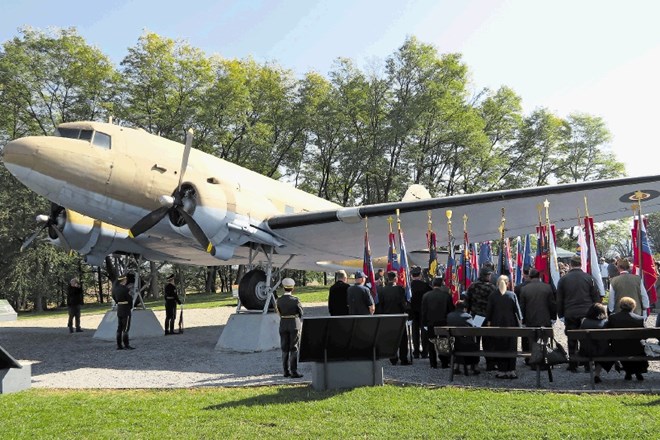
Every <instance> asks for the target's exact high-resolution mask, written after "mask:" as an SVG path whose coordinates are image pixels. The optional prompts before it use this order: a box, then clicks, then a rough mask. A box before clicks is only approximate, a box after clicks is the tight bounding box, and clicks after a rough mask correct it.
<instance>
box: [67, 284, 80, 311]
mask: <svg viewBox="0 0 660 440" xmlns="http://www.w3.org/2000/svg"><path fill="white" fill-rule="evenodd" d="M83 303H84V300H83V290H82V288H81V287H80V286H72V285H70V284H69V288H68V290H67V293H66V304H67V305H68V306H81V305H83Z"/></svg>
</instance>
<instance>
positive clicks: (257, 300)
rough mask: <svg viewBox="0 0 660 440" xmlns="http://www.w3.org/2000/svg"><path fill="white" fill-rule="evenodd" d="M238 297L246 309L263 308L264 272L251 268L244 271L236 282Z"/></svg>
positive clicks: (264, 299) (264, 298)
mask: <svg viewBox="0 0 660 440" xmlns="http://www.w3.org/2000/svg"><path fill="white" fill-rule="evenodd" d="M238 297H239V298H240V300H241V304H242V305H243V307H245V308H246V309H248V310H263V308H264V304H266V298H267V293H266V273H265V272H264V271H263V270H260V269H253V270H251V271H249V272H248V273H246V274H245V275H244V276H243V278H242V279H241V282H240V283H239V284H238Z"/></svg>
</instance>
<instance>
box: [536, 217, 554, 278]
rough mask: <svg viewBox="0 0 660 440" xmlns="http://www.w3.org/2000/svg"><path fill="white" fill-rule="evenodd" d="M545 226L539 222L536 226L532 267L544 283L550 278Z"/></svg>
mask: <svg viewBox="0 0 660 440" xmlns="http://www.w3.org/2000/svg"><path fill="white" fill-rule="evenodd" d="M546 229H547V228H546V226H545V225H543V224H540V223H539V225H538V226H537V227H536V236H537V241H536V257H535V258H534V268H536V270H538V271H539V274H540V275H541V280H542V281H543V282H545V283H547V282H548V280H550V273H549V272H548V268H549V267H548V235H547V233H546Z"/></svg>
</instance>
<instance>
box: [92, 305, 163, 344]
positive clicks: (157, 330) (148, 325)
mask: <svg viewBox="0 0 660 440" xmlns="http://www.w3.org/2000/svg"><path fill="white" fill-rule="evenodd" d="M164 334H165V330H163V326H162V325H161V323H160V321H158V319H157V318H156V315H155V314H154V312H153V310H151V309H145V310H142V309H135V310H133V313H132V316H131V328H130V330H129V331H128V337H129V338H131V339H138V338H155V337H162V336H163V335H164ZM94 338H96V339H102V340H104V341H116V340H117V312H116V311H115V310H109V311H107V312H106V313H105V316H104V317H103V319H102V320H101V323H100V324H99V326H98V328H97V329H96V332H95V333H94Z"/></svg>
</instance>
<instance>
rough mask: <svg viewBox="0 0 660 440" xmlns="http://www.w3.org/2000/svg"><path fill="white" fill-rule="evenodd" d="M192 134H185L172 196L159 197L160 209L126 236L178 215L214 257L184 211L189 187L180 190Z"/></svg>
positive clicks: (213, 253)
mask: <svg viewBox="0 0 660 440" xmlns="http://www.w3.org/2000/svg"><path fill="white" fill-rule="evenodd" d="M192 140H193V132H192V130H188V132H187V133H186V146H185V148H184V150H183V157H182V158H181V170H180V172H179V183H178V185H177V187H176V189H175V190H174V193H173V194H172V196H161V197H160V202H161V204H162V206H161V207H159V208H157V209H155V210H153V211H151V212H150V213H149V214H147V215H145V216H144V217H142V218H141V219H140V220H138V221H137V223H135V224H134V225H133V226H132V227H131V229H129V231H128V235H129V236H130V237H132V238H135V237H137V236H138V235H140V234H143V233H145V232H146V231H148V230H149V229H151V228H153V227H154V226H156V224H157V223H158V222H160V221H161V220H162V219H163V218H164V217H165V216H166V215H168V214H170V216H171V217H172V216H174V215H175V214H178V215H179V216H180V218H181V219H183V221H184V222H185V224H187V225H188V227H189V228H190V232H191V233H192V235H193V237H195V239H196V240H197V241H198V242H199V244H201V245H202V247H203V248H204V250H205V251H206V252H208V253H209V254H211V255H215V247H214V246H213V244H211V241H210V240H209V239H208V238H207V237H206V234H205V233H204V231H203V230H202V228H201V227H200V226H199V224H198V223H197V222H196V221H195V219H194V218H193V217H192V216H191V215H190V214H189V213H188V212H187V211H186V209H185V208H186V207H189V206H187V205H190V201H189V200H188V198H187V196H188V194H189V192H190V188H191V187H190V186H188V189H186V190H182V184H183V176H184V174H185V172H186V168H187V167H188V158H189V157H190V150H191V148H192Z"/></svg>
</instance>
